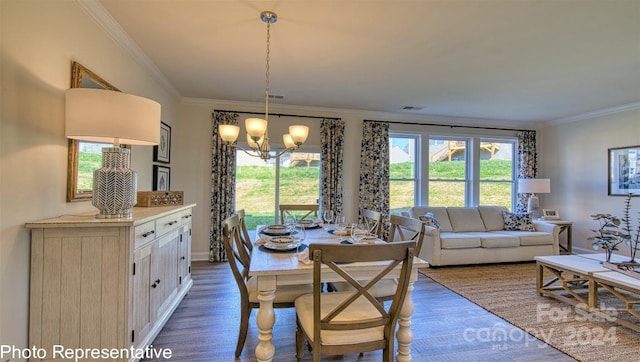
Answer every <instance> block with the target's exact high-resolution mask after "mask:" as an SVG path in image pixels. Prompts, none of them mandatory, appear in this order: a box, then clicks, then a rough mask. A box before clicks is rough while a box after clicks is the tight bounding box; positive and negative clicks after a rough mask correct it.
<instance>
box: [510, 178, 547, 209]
mask: <svg viewBox="0 0 640 362" xmlns="http://www.w3.org/2000/svg"><path fill="white" fill-rule="evenodd" d="M550 192H551V182H550V180H549V179H548V178H523V179H519V180H518V193H520V194H530V195H529V201H528V202H527V212H528V213H529V214H530V215H531V217H532V218H534V219H537V218H539V217H540V201H539V200H538V196H537V195H536V194H548V193H550Z"/></svg>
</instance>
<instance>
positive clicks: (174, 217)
mask: <svg viewBox="0 0 640 362" xmlns="http://www.w3.org/2000/svg"><path fill="white" fill-rule="evenodd" d="M182 214H183V212H182V211H180V212H174V213H173V214H169V215H167V216H164V217H161V218H159V219H158V220H156V236H158V237H159V236H162V235H164V234H166V233H168V232H169V231H171V230H174V229H176V228H178V226H180V225H181V224H182V220H183V219H182Z"/></svg>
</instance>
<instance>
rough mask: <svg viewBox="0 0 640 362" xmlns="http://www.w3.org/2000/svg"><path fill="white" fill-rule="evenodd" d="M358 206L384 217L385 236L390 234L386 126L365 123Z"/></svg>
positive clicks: (376, 123) (387, 135) (387, 134)
mask: <svg viewBox="0 0 640 362" xmlns="http://www.w3.org/2000/svg"><path fill="white" fill-rule="evenodd" d="M359 196H360V197H359V202H358V207H359V209H360V210H362V209H370V210H375V211H378V212H381V213H382V215H384V218H385V219H384V220H383V225H384V231H383V233H384V235H385V238H386V235H387V233H388V231H389V225H388V222H387V221H388V220H387V219H388V217H389V124H388V123H384V122H378V121H369V120H365V121H364V125H363V127H362V147H361V148H360V192H359Z"/></svg>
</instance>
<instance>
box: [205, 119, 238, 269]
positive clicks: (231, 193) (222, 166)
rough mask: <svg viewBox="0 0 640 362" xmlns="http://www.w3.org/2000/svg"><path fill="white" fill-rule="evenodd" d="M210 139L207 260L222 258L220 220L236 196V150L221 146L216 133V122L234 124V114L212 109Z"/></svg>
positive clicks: (236, 120)
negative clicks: (209, 211)
mask: <svg viewBox="0 0 640 362" xmlns="http://www.w3.org/2000/svg"><path fill="white" fill-rule="evenodd" d="M212 122H213V135H212V139H211V225H210V229H211V233H210V237H209V238H210V239H209V261H210V262H215V261H226V260H227V255H226V253H225V252H224V245H223V243H222V227H221V226H222V222H223V221H224V220H225V219H226V218H227V217H229V216H230V215H231V214H232V211H233V202H234V199H235V195H236V190H235V182H236V151H235V148H233V147H231V146H228V145H225V144H224V143H223V142H222V139H221V138H220V136H219V135H218V125H220V124H234V125H237V124H238V113H235V112H218V111H214V112H213V117H212Z"/></svg>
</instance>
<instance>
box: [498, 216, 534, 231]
mask: <svg viewBox="0 0 640 362" xmlns="http://www.w3.org/2000/svg"><path fill="white" fill-rule="evenodd" d="M502 216H503V218H504V229H505V230H521V231H536V229H535V227H534V226H533V222H532V220H531V215H530V214H516V213H513V212H507V211H503V212H502Z"/></svg>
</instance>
